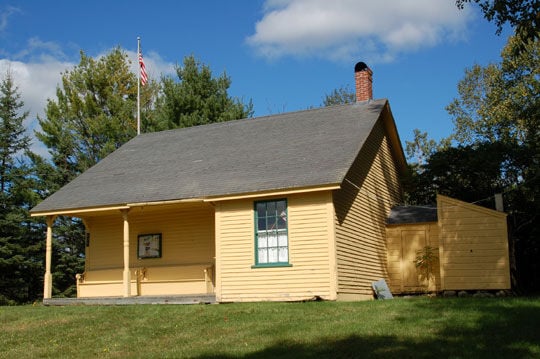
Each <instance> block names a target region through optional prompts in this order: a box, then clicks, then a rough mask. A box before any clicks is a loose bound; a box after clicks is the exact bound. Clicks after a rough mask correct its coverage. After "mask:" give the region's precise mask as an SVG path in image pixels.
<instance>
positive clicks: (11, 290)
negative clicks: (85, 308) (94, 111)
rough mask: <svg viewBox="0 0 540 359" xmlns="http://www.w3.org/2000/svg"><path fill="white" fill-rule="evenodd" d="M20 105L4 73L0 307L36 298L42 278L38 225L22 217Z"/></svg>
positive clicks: (26, 187) (25, 200)
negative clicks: (37, 235)
mask: <svg viewBox="0 0 540 359" xmlns="http://www.w3.org/2000/svg"><path fill="white" fill-rule="evenodd" d="M23 106H24V103H23V102H22V101H21V96H20V94H19V93H18V88H17V87H16V86H15V84H14V81H13V76H12V75H11V73H10V72H9V70H8V72H7V73H6V74H5V76H4V78H3V80H2V82H1V83H0V304H14V303H24V302H28V301H31V300H35V299H36V298H38V296H39V292H38V291H37V290H36V289H37V288H39V287H40V282H41V279H40V278H41V276H42V274H43V273H42V270H43V269H42V268H43V261H42V243H40V241H39V240H38V239H37V237H36V234H37V233H39V230H37V231H36V229H38V227H39V225H36V223H35V221H33V220H31V219H30V216H29V212H28V211H29V207H30V206H32V203H33V199H34V196H33V191H32V189H31V185H30V183H29V182H28V180H27V174H28V167H27V166H26V165H25V163H24V161H23V159H22V155H23V153H24V151H27V150H28V146H29V143H30V140H29V137H28V136H27V135H26V134H25V128H24V125H23V121H24V119H25V118H26V117H27V116H28V112H21V109H22V108H23Z"/></svg>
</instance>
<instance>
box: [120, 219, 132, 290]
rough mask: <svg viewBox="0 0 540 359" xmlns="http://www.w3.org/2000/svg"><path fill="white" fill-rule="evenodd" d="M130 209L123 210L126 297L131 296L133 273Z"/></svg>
mask: <svg viewBox="0 0 540 359" xmlns="http://www.w3.org/2000/svg"><path fill="white" fill-rule="evenodd" d="M128 212H129V209H123V210H122V217H123V219H124V276H123V279H124V297H130V296H131V272H130V269H129V220H128Z"/></svg>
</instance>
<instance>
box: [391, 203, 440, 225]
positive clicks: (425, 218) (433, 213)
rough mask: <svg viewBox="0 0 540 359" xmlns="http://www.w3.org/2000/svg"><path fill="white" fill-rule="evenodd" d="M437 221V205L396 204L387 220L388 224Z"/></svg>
mask: <svg viewBox="0 0 540 359" xmlns="http://www.w3.org/2000/svg"><path fill="white" fill-rule="evenodd" d="M424 222H437V207H436V206H396V207H393V208H392V210H391V211H390V215H389V216H388V219H387V220H386V223H388V224H405V223H424Z"/></svg>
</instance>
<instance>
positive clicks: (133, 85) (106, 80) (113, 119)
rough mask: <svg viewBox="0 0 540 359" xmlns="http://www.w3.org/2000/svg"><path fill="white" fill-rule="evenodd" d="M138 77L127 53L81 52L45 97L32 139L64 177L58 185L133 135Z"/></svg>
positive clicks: (117, 49) (120, 51) (117, 50)
mask: <svg viewBox="0 0 540 359" xmlns="http://www.w3.org/2000/svg"><path fill="white" fill-rule="evenodd" d="M136 98H137V78H136V76H135V75H134V74H133V73H132V72H130V70H129V61H128V59H127V55H126V54H125V53H124V52H123V51H122V50H121V49H120V48H115V49H113V50H112V51H111V52H110V53H108V54H106V55H105V56H103V57H101V58H99V59H97V60H95V59H93V58H91V57H89V56H87V55H86V54H85V53H84V52H82V51H81V59H80V62H79V64H78V65H76V66H75V67H74V68H73V69H71V70H69V71H67V72H65V73H64V74H63V75H62V86H61V87H58V88H57V89H56V100H50V99H49V100H48V102H47V107H46V109H45V117H44V118H39V124H40V126H41V129H42V130H41V131H37V132H36V137H37V138H38V139H39V140H40V141H41V142H43V144H44V145H45V146H47V148H48V149H49V152H50V153H51V156H52V161H53V164H54V166H55V167H56V169H57V170H58V171H60V172H61V173H62V175H63V181H62V182H61V183H60V185H63V184H65V183H67V182H68V181H69V180H71V179H72V178H73V177H74V176H76V175H78V174H79V173H82V172H83V171H85V170H86V169H88V168H89V167H91V166H93V165H94V164H96V163H97V162H98V161H99V160H100V159H102V158H104V157H105V156H106V155H108V154H109V153H111V152H112V151H114V150H115V149H117V148H118V147H120V146H121V145H122V144H123V143H125V142H127V141H128V140H129V139H130V138H132V137H133V136H135V134H136V122H135V109H136Z"/></svg>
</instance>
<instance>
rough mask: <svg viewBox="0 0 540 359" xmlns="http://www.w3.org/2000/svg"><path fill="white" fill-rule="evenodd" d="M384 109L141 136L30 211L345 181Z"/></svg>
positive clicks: (379, 104)
mask: <svg viewBox="0 0 540 359" xmlns="http://www.w3.org/2000/svg"><path fill="white" fill-rule="evenodd" d="M385 108H388V111H389V107H388V102H387V100H386V99H381V100H374V101H369V102H364V103H355V104H350V105H341V106H332V107H324V108H319V109H314V110H306V111H298V112H291V113H284V114H278V115H274V116H266V117H259V118H254V119H243V120H237V121H229V122H223V123H216V124H211V125H205V126H197V127H191V128H184V129H177V130H170V131H163V132H155V133H148V134H142V135H139V136H137V137H135V138H133V139H132V140H130V141H129V142H127V143H126V144H125V145H123V146H122V147H120V148H119V149H118V150H116V151H115V152H113V153H112V154H110V155H109V156H107V157H106V158H105V159H103V160H102V161H100V162H99V163H98V164H96V165H95V166H93V167H92V168H90V169H88V170H87V171H86V172H84V173H83V174H81V175H80V176H78V177H77V178H75V179H74V180H73V181H71V182H70V183H68V184H67V185H65V186H64V187H62V188H61V189H60V190H58V191H57V192H56V193H54V194H53V195H51V196H50V197H48V198H47V199H45V200H44V201H42V202H41V203H40V204H38V205H37V206H36V207H34V208H33V209H32V211H31V212H32V213H33V214H34V215H39V213H46V212H50V211H64V210H66V211H69V210H74V209H80V208H99V207H110V206H121V205H126V204H129V203H143V202H156V201H170V200H183V199H186V200H187V199H194V198H203V199H206V198H211V197H218V196H228V195H235V194H242V193H256V192H261V191H275V190H288V189H293V188H305V187H317V186H328V185H339V184H340V183H341V182H342V181H343V179H344V177H345V175H346V173H347V171H348V170H349V168H350V166H351V165H352V163H353V161H354V159H355V157H356V156H357V155H358V153H359V152H360V149H361V148H362V146H363V145H364V142H365V140H366V138H367V137H368V135H369V133H370V132H371V130H372V128H373V126H374V125H375V123H376V121H377V120H378V119H379V117H380V116H381V113H382V112H383V110H384V109H385ZM399 146H400V145H399ZM400 149H401V147H400Z"/></svg>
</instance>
